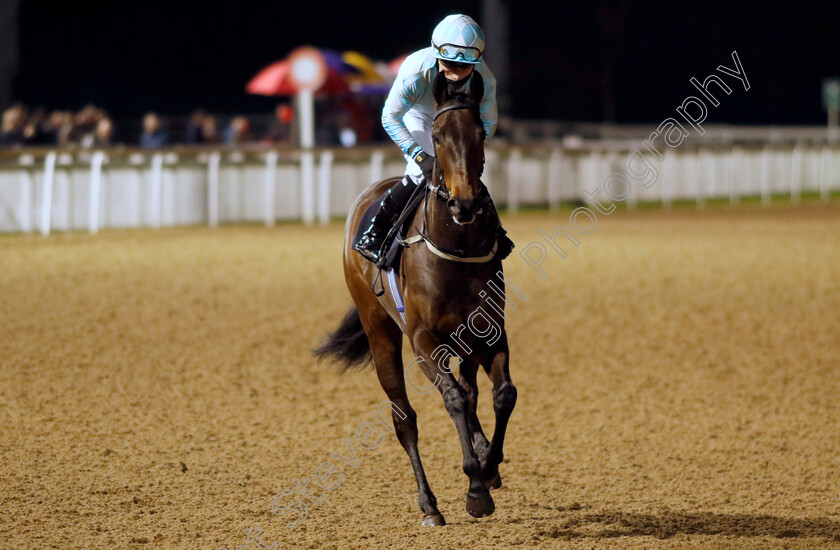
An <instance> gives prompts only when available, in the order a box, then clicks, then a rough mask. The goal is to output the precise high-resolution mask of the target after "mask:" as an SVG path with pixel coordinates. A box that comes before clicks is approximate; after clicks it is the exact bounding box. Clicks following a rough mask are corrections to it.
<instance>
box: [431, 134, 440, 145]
mask: <svg viewBox="0 0 840 550" xmlns="http://www.w3.org/2000/svg"><path fill="white" fill-rule="evenodd" d="M432 141H434V142H435V143H440V136H438V135H437V134H435V135H433V136H432Z"/></svg>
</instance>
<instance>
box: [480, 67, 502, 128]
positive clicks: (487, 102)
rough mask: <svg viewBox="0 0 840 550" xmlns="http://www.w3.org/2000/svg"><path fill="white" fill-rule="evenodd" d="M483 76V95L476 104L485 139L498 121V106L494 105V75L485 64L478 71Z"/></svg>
mask: <svg viewBox="0 0 840 550" xmlns="http://www.w3.org/2000/svg"><path fill="white" fill-rule="evenodd" d="M480 72H481V75H482V77H483V78H484V97H482V98H481V102H480V103H479V105H478V110H479V113H480V115H481V122H482V123H483V124H484V133H485V139H490V138H491V137H493V134H495V133H496V125H497V124H498V123H499V107H498V105H496V77H495V76H493V73H492V72H490V69H489V68H488V67H487V65H486V64H485V65H484V66H483V68H482V70H481V71H480Z"/></svg>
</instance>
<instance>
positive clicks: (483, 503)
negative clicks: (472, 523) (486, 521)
mask: <svg viewBox="0 0 840 550" xmlns="http://www.w3.org/2000/svg"><path fill="white" fill-rule="evenodd" d="M495 511H496V504H495V503H494V502H493V497H491V496H490V491H487V493H486V494H485V495H482V496H479V497H473V496H470V494H469V493H467V513H468V514H469V515H471V516H472V517H474V518H483V517H484V516H490V515H493V512H495Z"/></svg>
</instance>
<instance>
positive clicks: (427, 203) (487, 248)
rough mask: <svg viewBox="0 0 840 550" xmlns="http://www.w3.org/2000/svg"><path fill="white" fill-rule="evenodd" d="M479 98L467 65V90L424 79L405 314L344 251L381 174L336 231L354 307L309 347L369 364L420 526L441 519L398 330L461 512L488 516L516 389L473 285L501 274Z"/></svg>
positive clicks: (497, 318) (493, 314)
mask: <svg viewBox="0 0 840 550" xmlns="http://www.w3.org/2000/svg"><path fill="white" fill-rule="evenodd" d="M483 95H484V83H483V81H482V79H481V76H480V75H479V74H478V73H477V72H473V75H472V77H471V79H470V82H469V87H468V90H467V91H463V92H460V93H459V92H450V91H448V89H447V84H446V81H445V79H444V78H443V75H442V74H439V75H438V77H437V79H436V80H435V82H434V97H435V102H436V108H437V113H436V116H435V121H434V125H433V134H432V136H433V141H434V143H435V150H436V156H437V166H436V168H435V176H434V178H433V180H434V181H435V182H436V185H431V183H430V184H429V185H428V186H427V188H426V189H425V197H424V199H423V202H422V204H421V205H420V206H419V208H418V209H417V212H416V213H415V215H414V218H413V221H412V223H411V225H410V229H409V230H408V232H407V234H406V240H407V241H415V244H412V245H411V246H410V247H409V248H407V249H405V250H404V251H403V256H402V261H401V262H400V267H399V274H398V277H397V284H398V286H399V288H400V290H401V292H402V296H403V299H404V303H405V305H404V308H405V309H404V315H405V320H404V321H403V319H402V317H401V316H400V315H399V314H398V312H397V309H396V306H395V303H394V300H393V298H392V297H391V295H389V294H388V293H384V294H383V295H381V296H379V297H377V296H376V294H374V292H373V291H372V286H373V283H374V281H375V279H376V277H377V274H378V270H377V268H376V266H375V265H374V264H372V263H371V262H369V261H367V260H365V259H364V258H363V257H362V256H361V255H360V254H358V253H357V252H355V251H354V250H353V249H352V244H353V243H352V241H353V236H354V233H355V230H356V227H357V226H358V225H359V222H360V219H361V217H362V214H363V213H364V212H365V210H366V209H367V207H368V206H370V204H371V203H373V201H375V200H378V198H379V197H380V196H381V195H382V193H383V192H384V191H385V190H386V189H387V188H388V187H389V186H392V185H394V184H395V183H397V182H398V181H399V180H400V178H392V179H388V180H384V181H380V182H378V183H375V184H373V185H371V186H370V187H368V188H367V189H366V190H365V191H364V192H363V193H362V194H361V195H360V196H359V197H358V198H357V199H356V202H355V203H354V204H353V206H352V209H351V211H350V214H349V216H348V218H347V224H346V228H345V234H346V235H345V241H344V275H345V279H346V282H347V287H348V288H349V290H350V295H351V296H352V298H353V301H354V302H355V306H354V307H351V309H350V311H348V312H347V314H346V316H345V318H344V320H343V321H342V323H341V325H340V326H339V328H338V329H337V330H336V331H335V332H334V333H331V334H329V335H328V337H327V340H326V341H325V342H324V343H323V344H322V345H321V346H320V347H319V348H317V349H316V350H315V353H316V354H317V355H319V356H322V357H325V356H326V357H332V358H334V359H337V360H341V361H343V362H344V364H345V368H347V367H350V366H351V365H354V364H359V363H364V362H366V361H367V360H369V359H372V360H373V364H374V367H375V369H376V374H377V376H378V377H379V382H380V384H381V385H382V388H383V389H384V390H385V393H386V394H387V395H388V399H389V400H390V401H391V402H392V403H393V405H394V407H393V408H392V417H393V421H394V427H395V430H396V435H397V437H398V438H399V441H400V443H401V444H402V446H403V448H404V449H405V451H406V453H408V456H409V458H410V459H411V466H412V468H413V469H414V476H415V478H416V480H417V489H418V502H419V505H420V509H421V510H422V511H423V514H424V515H423V520H422V524H423V525H430V526H433V525H445V524H446V522H445V520H444V518H443V515H442V514H441V513H440V511H439V510H438V507H437V502H436V499H435V496H434V494H433V493H432V490H431V488H430V487H429V483H428V481H427V480H426V474H425V472H424V470H423V464H422V462H421V461H420V453H419V452H418V449H417V422H416V418H417V415H416V414H415V412H414V410H413V409H412V408H411V404H410V403H409V400H408V395H407V393H406V380H405V373H404V368H403V361H402V341H403V335H405V336H406V337H407V338H408V341H409V342H410V344H411V347H412V349H413V351H414V354H415V356H416V359H415V361H417V362H418V364H417V367H418V368H419V369H420V370H422V372H423V373H424V374H425V375H426V377H428V379H429V380H430V381H432V382H435V384H436V387H437V389H438V391H440V393H441V395H442V397H443V402H444V405H445V407H446V410H447V412H448V413H449V416H450V417H451V418H452V420H453V421H454V423H455V427H456V428H457V430H458V438H459V439H460V443H461V449H462V452H463V468H464V473H466V474H467V476H468V477H469V480H470V483H469V490H468V492H467V499H466V509H467V512H469V514H470V515H472V516H473V517H482V516H488V515H490V514H492V513H493V512H494V510H495V504H494V502H493V498H492V497H491V496H490V491H489V489H495V488H497V487H499V486H500V485H501V478H500V477H499V463H500V462H501V461H502V457H503V454H502V447H503V444H504V437H505V430H506V427H507V423H508V419H509V417H510V415H511V412H512V411H513V408H514V405H515V404H516V388H515V387H514V385H513V383H512V382H511V379H510V373H509V370H508V344H507V334H506V333H505V331H504V317H503V313H502V310H501V309H499V308H494V307H487V304H485V303H484V302H485V299H483V298H482V297H481V296H485V297H486V296H487V292H486V291H483V290H482V289H484V288H486V286H485V285H486V284H487V282H488V281H489V280H491V278H492V279H495V280H496V282H498V283H499V287H501V289H502V292H504V286H503V281H500V280H499V278H498V277H497V274H498V273H500V272H501V270H502V262H501V260H500V259H499V258H498V257H496V256H495V254H494V252H495V250H496V238H495V233H494V227H495V226H494V225H493V224H494V223H495V222H497V220H494V219H491V218H492V217H494V216H496V214H495V210H494V209H491V208H488V204H489V203H488V202H487V200H486V197H484V196H483V195H482V194H481V189H482V184H481V182H480V180H479V178H480V175H481V172H482V169H483V164H484V129H483V126H482V123H481V120H480V118H479V113H478V103H479V101H480V100H481V98H482V97H483ZM482 305H484V307H483V308H482ZM501 307H502V308H503V307H504V304H503V303H502V304H501ZM479 308H482V309H481V311H482V312H483V313H484V314H485V315H487V316H488V317H490V318H491V320H492V323H495V325H496V326H497V327H499V329H500V334H497V335H496V336H497V337H495V338H492V339H487V338H480V337H479V336H477V335H476V334H474V333H473V332H471V330H467V329H466V326H465V325H468V326H471V327H472V326H473V325H472V324H470V323H467V319H468V318H469V317H470V315H471V314H474V313H475V312H476V311H477V310H479ZM485 319H486V318H485ZM488 325H489V322H488ZM485 336H486V334H485ZM456 340H457V341H456ZM455 356H458V357H460V365H459V368H460V374H459V378H458V379H457V380H456V378H455V376H454V375H453V373H452V372H451V370H452V369H450V367H449V358H450V357H455ZM412 363H414V362H412ZM479 365H481V367H482V368H483V369H484V370H485V372H487V374H488V375H489V376H490V378H491V380H492V382H493V408H494V410H495V413H496V426H495V431H494V433H493V437H492V439H491V440H490V441H488V440H487V438H486V437H485V435H484V433H483V431H482V429H481V424H480V423H479V420H478V417H477V415H476V400H477V398H478V386H477V383H476V374H477V371H478V366H479ZM431 388H432V386H429V391H432V390H431Z"/></svg>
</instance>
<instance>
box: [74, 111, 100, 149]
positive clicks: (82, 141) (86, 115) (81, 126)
mask: <svg viewBox="0 0 840 550" xmlns="http://www.w3.org/2000/svg"><path fill="white" fill-rule="evenodd" d="M103 118H105V113H104V112H103V111H101V110H100V109H97V108H96V106H95V105H93V104H91V103H88V104H87V105H85V106H84V107H82V110H81V111H79V112H78V113H76V115H75V116H74V117H73V131H72V132H71V133H70V139H71V140H72V141H74V142H76V143H78V144H79V145H81V146H82V147H85V148H88V147H91V146H92V145H93V142H94V139H95V136H94V134H95V132H96V125H97V124H98V123H99V121H100V120H102V119H103Z"/></svg>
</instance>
